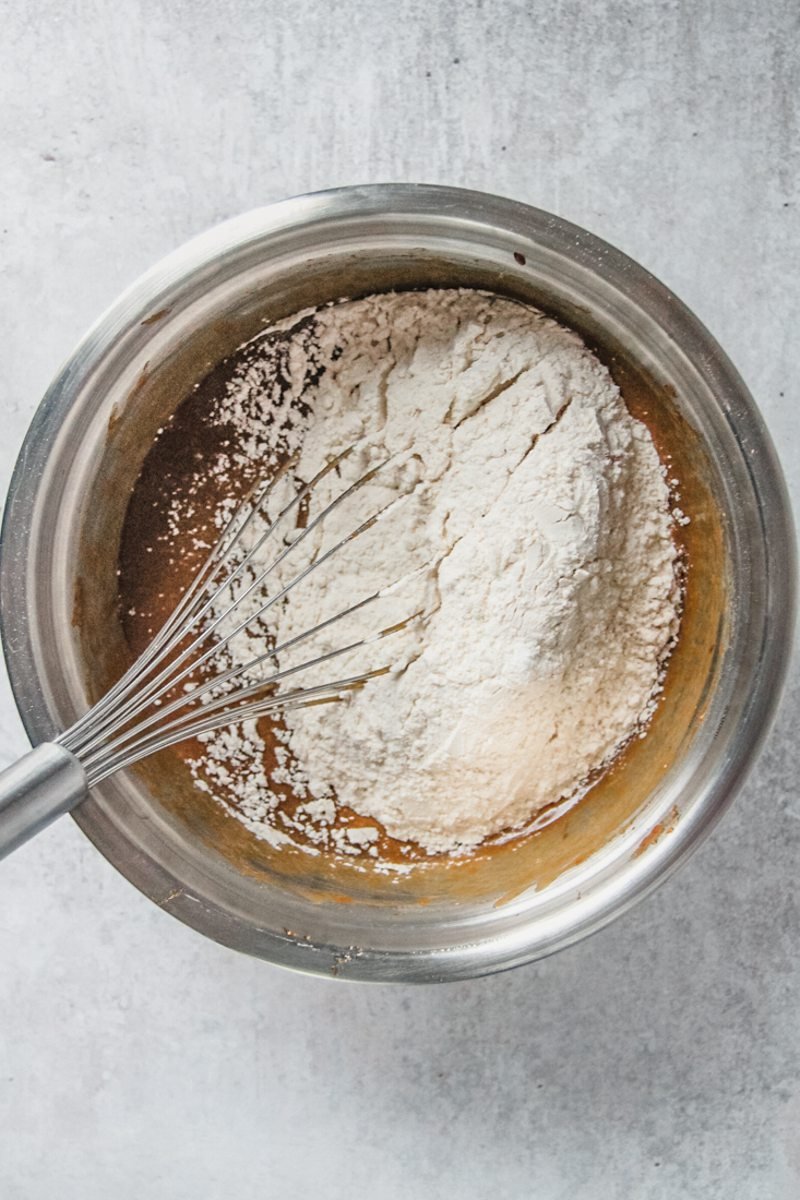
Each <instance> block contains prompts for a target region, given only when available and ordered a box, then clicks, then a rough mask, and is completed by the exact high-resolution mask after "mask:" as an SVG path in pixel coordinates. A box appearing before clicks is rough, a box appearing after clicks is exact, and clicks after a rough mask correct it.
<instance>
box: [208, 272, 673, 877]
mask: <svg viewBox="0 0 800 1200" xmlns="http://www.w3.org/2000/svg"><path fill="white" fill-rule="evenodd" d="M278 330H279V333H280V335H281V338H280V341H279V342H276V341H274V340H271V338H270V337H269V336H266V337H265V336H264V335H262V336H261V338H260V339H256V341H255V342H254V343H252V344H251V347H250V348H249V351H248V353H249V361H248V363H246V364H245V365H244V366H243V367H242V368H241V370H240V371H239V373H238V375H237V376H236V378H235V379H234V380H233V381H232V383H231V384H230V386H229V388H228V392H227V395H226V396H225V398H224V399H223V400H222V401H221V406H220V413H221V417H222V418H223V419H225V420H227V421H231V422H233V424H234V425H236V426H237V428H238V430H239V433H240V435H241V436H242V439H243V443H246V444H247V446H248V454H250V455H251V457H252V456H256V457H257V456H259V455H261V456H263V457H264V459H265V460H268V461H269V460H270V459H271V458H273V459H274V456H275V452H276V443H275V439H276V437H278V436H280V437H282V438H283V439H284V442H283V444H282V445H280V446H279V447H277V448H278V449H280V451H281V453H285V452H286V451H289V452H294V453H295V454H296V457H297V461H296V463H295V465H294V467H293V470H292V472H290V473H289V475H287V478H286V482H285V486H284V487H279V488H278V489H277V490H276V494H275V496H274V497H273V498H272V499H271V501H270V513H269V516H270V519H274V518H275V517H276V515H277V513H278V512H279V511H280V507H281V505H282V504H285V503H286V501H287V498H288V497H290V495H291V494H292V491H291V489H293V488H294V489H296V488H297V487H298V486H299V485H300V484H301V483H302V482H303V481H307V480H309V479H310V478H312V476H313V475H314V474H315V473H316V472H318V471H319V470H320V469H321V468H322V467H323V466H324V465H325V464H326V462H328V461H330V459H331V457H332V456H333V455H336V454H339V453H340V452H342V451H344V450H346V449H347V448H348V447H353V446H355V449H353V450H352V451H351V453H350V454H349V455H348V456H347V457H346V458H345V459H344V460H343V461H342V463H341V464H340V465H339V467H338V468H337V470H336V471H335V472H331V473H330V474H329V475H328V476H326V477H325V478H324V479H323V480H322V482H321V484H320V485H319V486H318V487H317V488H315V491H314V498H313V504H312V507H311V510H310V512H308V513H305V512H304V511H303V512H302V513H301V520H300V521H299V524H300V526H303V525H306V524H307V523H308V521H310V520H312V519H313V517H314V516H315V515H316V514H317V513H318V512H319V511H320V510H321V509H322V508H323V507H324V505H325V504H326V503H328V502H329V501H330V500H332V499H333V498H334V497H335V496H337V495H339V494H340V493H341V492H342V491H343V490H344V489H346V487H347V486H348V485H349V484H351V483H353V482H354V481H356V480H357V479H359V478H360V477H361V476H362V475H363V474H364V472H365V471H367V470H368V469H369V468H370V467H371V466H373V465H377V464H380V463H384V462H385V463H386V465H385V466H382V467H381V469H380V470H379V471H378V472H377V473H376V475H375V477H374V479H372V480H371V481H370V482H369V483H368V484H366V485H365V486H362V487H361V488H360V489H359V490H358V491H357V492H356V493H355V494H354V495H353V496H352V497H350V498H349V499H348V500H347V501H346V502H345V503H343V504H342V505H340V506H339V507H338V508H337V509H336V510H335V511H334V512H333V513H332V514H331V515H330V516H329V517H328V518H326V519H325V520H324V521H323V522H321V523H320V525H319V527H317V528H315V529H314V530H313V532H312V533H311V534H310V535H306V536H304V537H302V538H301V539H300V540H299V541H297V545H296V549H293V550H292V551H291V552H290V553H289V554H287V556H286V558H285V560H284V561H283V563H281V565H280V567H279V568H278V570H277V571H276V572H275V573H274V574H273V575H272V576H270V581H269V582H270V591H271V592H272V593H273V594H274V593H275V592H276V591H277V590H279V589H280V588H281V587H283V586H284V585H285V584H286V583H288V582H289V580H290V579H291V578H292V577H293V575H294V574H296V572H297V571H298V570H300V569H302V568H303V567H304V566H305V565H307V564H309V563H310V562H312V561H313V560H314V559H315V558H316V557H318V556H319V555H320V554H322V553H324V551H325V550H326V549H327V548H328V546H330V545H332V544H333V543H334V542H335V541H337V540H338V539H339V538H341V537H343V536H344V535H345V534H347V533H348V532H350V531H351V530H352V529H354V528H355V527H356V526H357V525H358V524H359V522H361V521H363V520H364V519H365V518H366V517H368V516H370V515H371V514H373V513H377V512H378V511H381V510H384V514H383V516H382V518H381V520H379V521H378V522H377V523H376V524H375V525H374V526H373V527H372V528H371V529H369V530H367V531H366V532H365V533H364V534H362V535H361V536H359V537H358V538H356V539H354V540H353V541H352V542H350V543H348V545H347V546H346V547H345V548H344V549H343V550H341V551H340V552H339V553H337V555H336V556H335V558H333V559H331V560H330V562H328V563H326V564H323V566H321V567H320V568H319V569H318V570H316V571H314V572H312V573H311V574H310V575H309V576H308V577H307V579H306V580H304V581H303V582H302V583H300V584H298V585H297V586H296V587H295V588H293V589H292V590H291V592H289V593H288V595H287V596H286V597H285V599H284V600H283V601H281V602H280V603H278V604H276V605H274V606H273V608H271V609H270V610H269V611H268V612H267V613H266V614H264V616H263V617H262V618H260V619H259V620H258V621H256V622H255V624H254V625H253V626H252V627H251V628H250V629H249V630H248V631H246V632H245V633H243V634H240V635H238V636H237V637H235V638H234V639H233V641H232V643H231V655H232V658H233V659H234V660H235V661H241V662H244V661H247V660H248V659H250V658H252V657H253V655H254V654H256V653H259V652H263V651H264V650H265V649H267V648H268V647H270V646H276V645H277V646H280V645H281V644H283V643H285V642H287V641H290V640H291V639H292V638H294V637H295V636H296V635H298V634H299V633H301V632H303V631H304V630H307V629H309V628H312V627H314V626H316V625H318V624H319V623H320V622H323V621H325V620H326V619H327V618H328V617H330V616H332V615H334V614H335V613H337V612H340V611H342V610H344V609H347V608H348V607H349V606H351V605H353V604H354V603H355V602H356V601H358V600H360V599H361V598H363V597H366V596H368V595H370V594H371V593H373V592H375V591H377V590H379V589H381V588H384V587H385V586H386V585H387V584H391V583H393V582H395V581H398V580H400V581H401V582H400V584H399V586H398V587H397V588H396V589H394V590H393V591H392V592H391V594H389V595H386V596H384V597H382V598H381V599H380V600H378V601H376V602H374V603H372V604H370V605H368V606H366V607H365V608H364V609H362V610H361V611H360V612H359V613H358V614H356V615H355V616H353V617H351V618H349V619H347V620H345V621H342V622H337V623H336V624H334V625H332V626H330V627H329V628H327V629H326V630H324V631H322V632H321V633H320V634H318V635H316V636H315V637H314V638H313V639H311V640H310V642H307V643H303V644H302V645H300V646H297V647H295V648H294V649H293V650H291V651H289V652H287V653H286V654H285V655H282V654H279V655H278V661H279V663H280V666H281V667H287V666H291V665H292V664H293V663H295V662H301V661H303V660H304V659H307V658H308V657H313V656H316V655H321V654H324V653H325V652H327V651H328V650H333V649H337V648H340V647H342V646H345V645H348V644H350V643H351V642H353V641H357V640H359V639H360V638H361V637H363V636H364V635H367V634H371V633H374V632H377V631H378V630H381V629H385V628H387V627H391V626H393V625H395V624H397V623H402V622H404V621H406V620H407V619H408V618H410V617H414V619H413V620H411V621H410V622H409V623H408V624H407V625H406V626H405V627H404V628H402V629H400V630H398V631H395V632H393V633H392V634H391V635H389V636H387V637H385V638H382V639H380V640H377V641H374V642H371V643H369V644H368V645H366V646H361V647H359V648H357V649H355V650H353V651H351V652H349V653H348V654H346V655H344V656H341V657H339V658H336V659H334V660H333V661H331V662H329V663H326V664H322V665H320V666H318V667H317V668H314V669H313V670H311V671H308V672H305V673H303V674H302V675H298V676H296V677H294V678H293V679H292V680H291V681H289V683H291V684H292V685H294V684H299V683H301V682H302V683H308V684H314V683H324V682H326V681H328V680H331V679H344V678H347V677H348V676H350V675H353V674H357V673H360V672H362V671H365V670H371V669H375V668H380V667H387V666H388V667H390V668H391V670H390V672H389V673H388V674H386V675H384V676H382V677H380V678H377V679H374V680H373V681H371V682H370V683H369V684H368V685H367V686H366V687H365V688H363V689H362V690H360V691H357V692H354V693H351V694H349V696H348V697H347V698H346V699H344V700H343V701H342V702H341V703H334V704H325V705H321V706H319V707H312V708H305V709H300V710H295V711H290V712H288V713H287V714H286V718H285V730H284V732H283V734H282V735H281V736H282V738H283V742H284V744H283V746H282V747H281V748H279V753H278V765H277V767H274V768H273V769H272V775H271V776H269V775H268V774H267V773H266V772H265V770H264V768H263V766H259V765H257V760H259V761H260V752H261V743H260V739H259V737H258V734H257V731H256V729H255V727H254V726H253V725H252V724H251V725H250V727H249V728H247V730H246V731H245V734H244V735H243V736H242V737H240V738H235V737H234V738H232V736H231V734H230V733H225V734H217V735H212V736H211V737H210V738H209V739H208V741H207V747H206V748H207V753H208V762H209V764H210V767H211V774H212V776H213V775H214V773H215V772H216V774H217V776H219V774H220V772H222V773H223V774H224V771H225V766H226V763H228V762H232V761H234V760H235V761H236V762H237V763H238V766H237V771H238V772H239V775H240V776H241V777H242V778H245V776H247V771H246V770H245V771H244V773H243V771H242V757H243V754H244V757H245V759H246V758H247V757H248V754H249V757H250V760H251V769H250V774H249V776H247V778H248V781H249V782H248V783H247V786H246V787H244V789H243V792H242V796H241V800H242V806H241V807H242V812H243V814H244V816H245V819H247V820H248V821H249V823H250V824H251V827H254V828H256V830H257V831H258V826H259V824H261V825H263V826H264V827H265V828H266V827H267V826H269V825H270V823H271V822H274V821H275V820H276V816H275V806H276V804H277V799H276V797H274V796H272V795H271V791H270V788H271V786H274V784H275V783H277V782H280V783H281V784H282V785H283V786H287V785H288V786H289V787H290V788H291V789H292V791H293V793H294V795H295V796H297V797H298V798H299V801H300V803H299V805H298V807H297V811H296V813H295V814H294V815H293V817H292V819H291V820H289V819H288V818H287V817H286V816H285V815H283V818H282V819H283V822H284V825H286V826H287V829H288V827H290V826H292V825H294V826H295V827H296V828H300V829H303V830H304V832H305V834H306V835H307V836H310V837H311V839H312V841H317V842H318V843H320V844H328V845H335V846H337V847H338V848H339V849H344V850H346V851H347V852H349V853H352V854H360V853H365V852H366V853H369V852H372V853H373V854H374V853H375V847H374V842H375V841H376V840H377V837H378V833H379V827H382V829H383V830H385V831H386V832H387V833H388V834H390V835H391V836H393V837H395V838H399V839H402V840H407V841H412V842H414V843H417V844H418V845H419V846H420V847H422V848H423V849H424V850H426V851H429V852H451V853H461V852H465V851H467V850H469V849H470V848H472V847H474V846H476V845H477V844H478V843H479V842H481V841H482V840H483V839H485V838H486V837H487V836H490V835H494V834H498V833H500V832H501V831H506V830H512V829H515V828H520V827H522V826H525V825H526V824H527V823H529V822H530V821H531V820H532V819H533V818H534V817H535V815H536V814H537V813H538V812H540V811H541V810H542V809H544V808H545V807H547V806H550V805H552V804H554V803H556V802H558V801H561V800H565V799H566V798H569V797H577V796H579V795H580V794H581V792H582V790H585V787H586V785H587V781H588V780H589V779H590V778H591V777H593V776H594V775H595V774H596V773H597V772H598V771H599V770H600V769H602V768H603V767H604V766H605V765H607V764H608V763H609V762H610V761H611V760H612V759H613V757H614V756H615V754H616V753H618V751H619V749H620V747H621V746H623V745H624V744H625V743H626V742H627V741H628V740H629V739H630V738H631V737H632V736H633V735H635V734H636V733H639V732H641V731H642V729H643V728H644V726H645V724H646V722H647V721H648V719H649V717H650V716H651V714H652V711H653V709H654V705H655V702H656V697H657V695H658V691H659V680H660V676H661V674H662V671H663V666H664V663H665V660H666V657H667V656H668V654H669V651H670V649H671V647H672V645H673V643H674V639H675V636H676V633H677V629H678V620H679V609H678V605H679V599H680V589H679V586H678V582H677V551H676V546H675V543H674V541H673V517H672V515H671V512H670V500H669V491H668V487H667V482H666V479H665V471H664V468H663V466H662V464H661V462H660V460H659V457H658V454H657V452H656V449H655V446H654V445H653V442H652V439H651V437H650V434H649V432H648V430H647V428H646V427H645V426H644V425H643V424H642V423H641V422H639V421H637V420H635V419H634V418H633V417H632V416H631V414H630V413H629V412H628V410H627V408H626V406H625V404H624V402H623V400H622V398H621V396H620V393H619V390H618V389H617V387H616V385H615V384H614V383H613V381H612V379H611V378H610V376H609V374H608V372H607V370H606V369H605V367H603V366H602V364H601V363H600V362H599V361H598V360H597V358H596V357H595V356H594V355H593V354H591V353H590V352H589V351H588V350H587V348H586V347H585V346H584V345H583V343H582V342H581V341H580V339H579V338H578V336H577V335H576V334H574V333H573V332H571V331H569V330H567V329H565V328H563V327H562V326H560V325H558V324H557V323H556V322H554V321H553V320H551V319H549V318H547V317H545V316H543V315H542V314H541V313H539V312H538V311H535V310H533V309H531V308H528V307H525V306H523V305H520V304H517V303H514V302H512V301H508V300H505V299H501V298H498V297H494V296H489V295H485V294H482V293H477V292H469V291H454V290H432V291H428V292H423V293H403V294H387V295H375V296H369V297H366V298H365V299H362V300H357V301H343V302H341V303H338V304H335V305H333V306H330V307H328V308H324V309H322V310H319V311H316V312H314V313H312V314H303V315H301V316H299V317H298V318H295V319H291V320H288V321H285V322H283V323H282V324H281V325H280V326H279V327H278ZM278 346H279V347H280V349H278ZM276 356H278V357H279V358H280V362H279V364H278V366H277V367H276V361H277V359H276ZM276 371H277V376H276ZM276 377H279V383H280V396H281V400H280V404H282V405H283V406H284V409H283V410H282V412H281V413H278V415H277V417H276V410H275V400H276V395H277V393H276V392H275V386H274V385H275V380H276ZM269 380H271V381H272V382H271V383H270V386H267V384H266V382H265V381H269ZM290 410H291V412H292V414H293V415H292V419H291V420H288V419H285V418H286V414H287V413H288V412H289V411H290ZM387 460H388V462H387ZM398 497H402V499H400V500H398V499H397V498H398ZM393 501H394V503H393ZM387 506H388V507H387ZM297 524H298V522H297V521H296V520H295V515H294V514H293V516H292V521H291V523H290V525H289V527H288V528H287V529H286V530H285V531H284V532H282V533H280V534H279V532H278V530H277V529H276V533H275V538H277V537H280V538H281V540H280V541H279V542H277V543H276V540H275V538H273V539H272V540H271V541H269V542H268V544H267V545H266V546H265V547H264V548H263V549H262V551H260V552H259V554H258V555H257V556H256V559H257V561H258V560H259V558H261V559H263V561H264V563H266V562H267V561H269V560H270V559H271V558H272V557H274V554H275V547H276V544H277V545H279V548H285V547H287V546H289V545H290V544H291V543H292V541H293V540H296V539H298V537H299V534H300V532H301V530H298V529H297V528H294V526H295V525H297ZM259 532H263V528H262V529H259V530H256V532H255V533H254V535H253V536H254V537H255V536H256V534H257V533H259ZM414 572H416V574H415V573H414ZM403 580H405V582H403ZM287 686H288V684H287ZM243 747H244V750H243ZM248 748H249V750H248ZM341 806H347V808H348V809H350V810H353V812H354V813H356V814H358V816H359V817H360V818H362V819H361V820H360V821H358V822H356V823H355V825H354V826H353V827H351V828H350V829H349V830H347V831H346V832H343V831H342V830H341V829H337V825H336V815H337V811H338V810H340V808H341ZM288 831H289V832H290V830H288ZM334 833H335V837H334Z"/></svg>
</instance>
